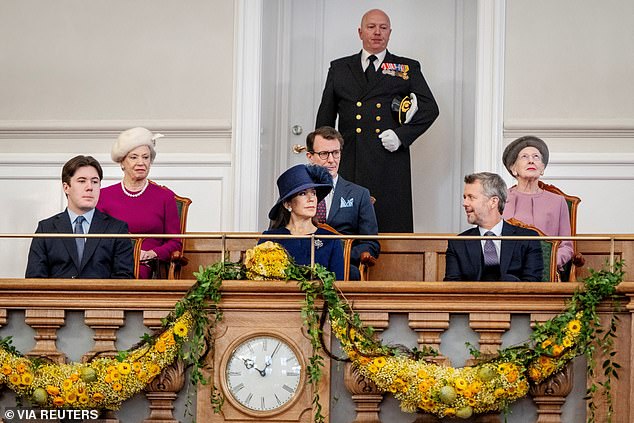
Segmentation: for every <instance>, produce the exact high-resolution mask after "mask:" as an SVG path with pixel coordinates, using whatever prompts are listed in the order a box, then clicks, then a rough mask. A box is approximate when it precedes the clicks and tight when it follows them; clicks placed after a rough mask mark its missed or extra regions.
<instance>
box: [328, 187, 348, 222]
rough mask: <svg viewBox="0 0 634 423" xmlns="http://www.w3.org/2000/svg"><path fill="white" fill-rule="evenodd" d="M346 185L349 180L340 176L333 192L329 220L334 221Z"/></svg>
mask: <svg viewBox="0 0 634 423" xmlns="http://www.w3.org/2000/svg"><path fill="white" fill-rule="evenodd" d="M346 185H347V181H346V180H345V179H343V178H342V177H341V176H339V178H338V179H337V185H336V186H335V191H334V192H333V193H332V204H331V205H330V212H329V213H328V219H327V220H328V222H331V221H333V220H334V218H335V216H336V215H337V213H338V212H339V208H340V207H341V197H342V196H343V194H344V191H345V189H346Z"/></svg>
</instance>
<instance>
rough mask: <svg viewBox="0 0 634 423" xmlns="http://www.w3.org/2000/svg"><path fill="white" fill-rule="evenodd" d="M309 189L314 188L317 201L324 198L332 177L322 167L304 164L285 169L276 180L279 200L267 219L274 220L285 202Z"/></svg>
mask: <svg viewBox="0 0 634 423" xmlns="http://www.w3.org/2000/svg"><path fill="white" fill-rule="evenodd" d="M309 188H315V191H316V192H317V200H318V201H321V200H323V199H324V198H326V196H327V195H328V193H329V192H330V191H331V190H332V176H330V173H329V172H328V169H326V168H325V167H323V166H315V165H304V164H299V165H296V166H293V167H291V168H290V169H287V170H286V171H285V172H284V173H282V174H281V175H280V177H279V178H277V189H278V190H279V192H280V198H279V200H277V202H276V203H275V205H274V206H273V208H271V211H270V212H269V219H271V220H274V219H275V218H276V216H277V213H278V209H279V208H280V207H281V206H282V205H283V204H284V202H285V201H287V200H290V199H291V198H293V196H294V195H295V194H297V193H299V192H301V191H304V190H306V189H309Z"/></svg>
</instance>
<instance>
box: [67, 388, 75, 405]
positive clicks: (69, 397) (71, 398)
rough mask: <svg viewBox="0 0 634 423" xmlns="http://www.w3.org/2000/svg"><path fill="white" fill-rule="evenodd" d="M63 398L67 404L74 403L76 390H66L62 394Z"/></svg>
mask: <svg viewBox="0 0 634 423" xmlns="http://www.w3.org/2000/svg"><path fill="white" fill-rule="evenodd" d="M64 400H65V401H66V402H67V403H69V404H74V403H75V401H77V392H75V391H70V392H66V395H64Z"/></svg>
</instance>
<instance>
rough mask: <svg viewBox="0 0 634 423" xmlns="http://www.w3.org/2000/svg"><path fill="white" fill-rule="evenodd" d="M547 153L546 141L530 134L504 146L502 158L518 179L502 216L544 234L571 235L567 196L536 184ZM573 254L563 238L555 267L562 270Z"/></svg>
mask: <svg viewBox="0 0 634 423" xmlns="http://www.w3.org/2000/svg"><path fill="white" fill-rule="evenodd" d="M548 156H549V154H548V146H547V145H546V143H545V142H544V141H543V140H541V139H540V138H537V137H534V136H530V135H529V136H524V137H521V138H518V139H516V140H515V141H513V142H511V143H510V144H509V145H508V146H507V147H506V149H505V150H504V154H503V155H502V161H503V162H504V166H505V167H506V169H507V170H508V171H509V172H510V173H511V175H513V177H514V178H515V179H517V185H515V186H513V187H512V188H510V189H509V192H508V199H507V202H506V206H505V207H504V214H503V216H504V218H505V219H510V218H513V217H514V218H515V219H517V220H520V221H522V222H524V223H526V224H528V225H532V226H535V227H536V228H538V229H540V230H541V231H542V232H543V233H545V234H546V235H550V236H570V214H569V212H568V206H567V204H566V199H565V198H564V197H563V196H561V195H558V194H554V193H552V192H549V191H545V190H543V189H541V188H540V187H539V178H540V177H541V176H542V175H543V174H544V169H546V165H548ZM573 254H574V251H573V244H572V241H562V242H561V244H559V249H558V250H557V268H558V269H559V270H562V269H563V267H564V265H565V264H566V263H568V262H569V261H570V259H571V258H572V256H573Z"/></svg>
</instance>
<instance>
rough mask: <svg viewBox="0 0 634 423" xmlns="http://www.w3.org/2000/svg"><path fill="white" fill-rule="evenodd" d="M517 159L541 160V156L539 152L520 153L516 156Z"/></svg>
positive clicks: (525, 160)
mask: <svg viewBox="0 0 634 423" xmlns="http://www.w3.org/2000/svg"><path fill="white" fill-rule="evenodd" d="M517 160H522V161H524V162H527V161H529V160H532V161H534V162H541V161H542V156H540V155H539V154H522V155H521V156H518V157H517Z"/></svg>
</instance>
